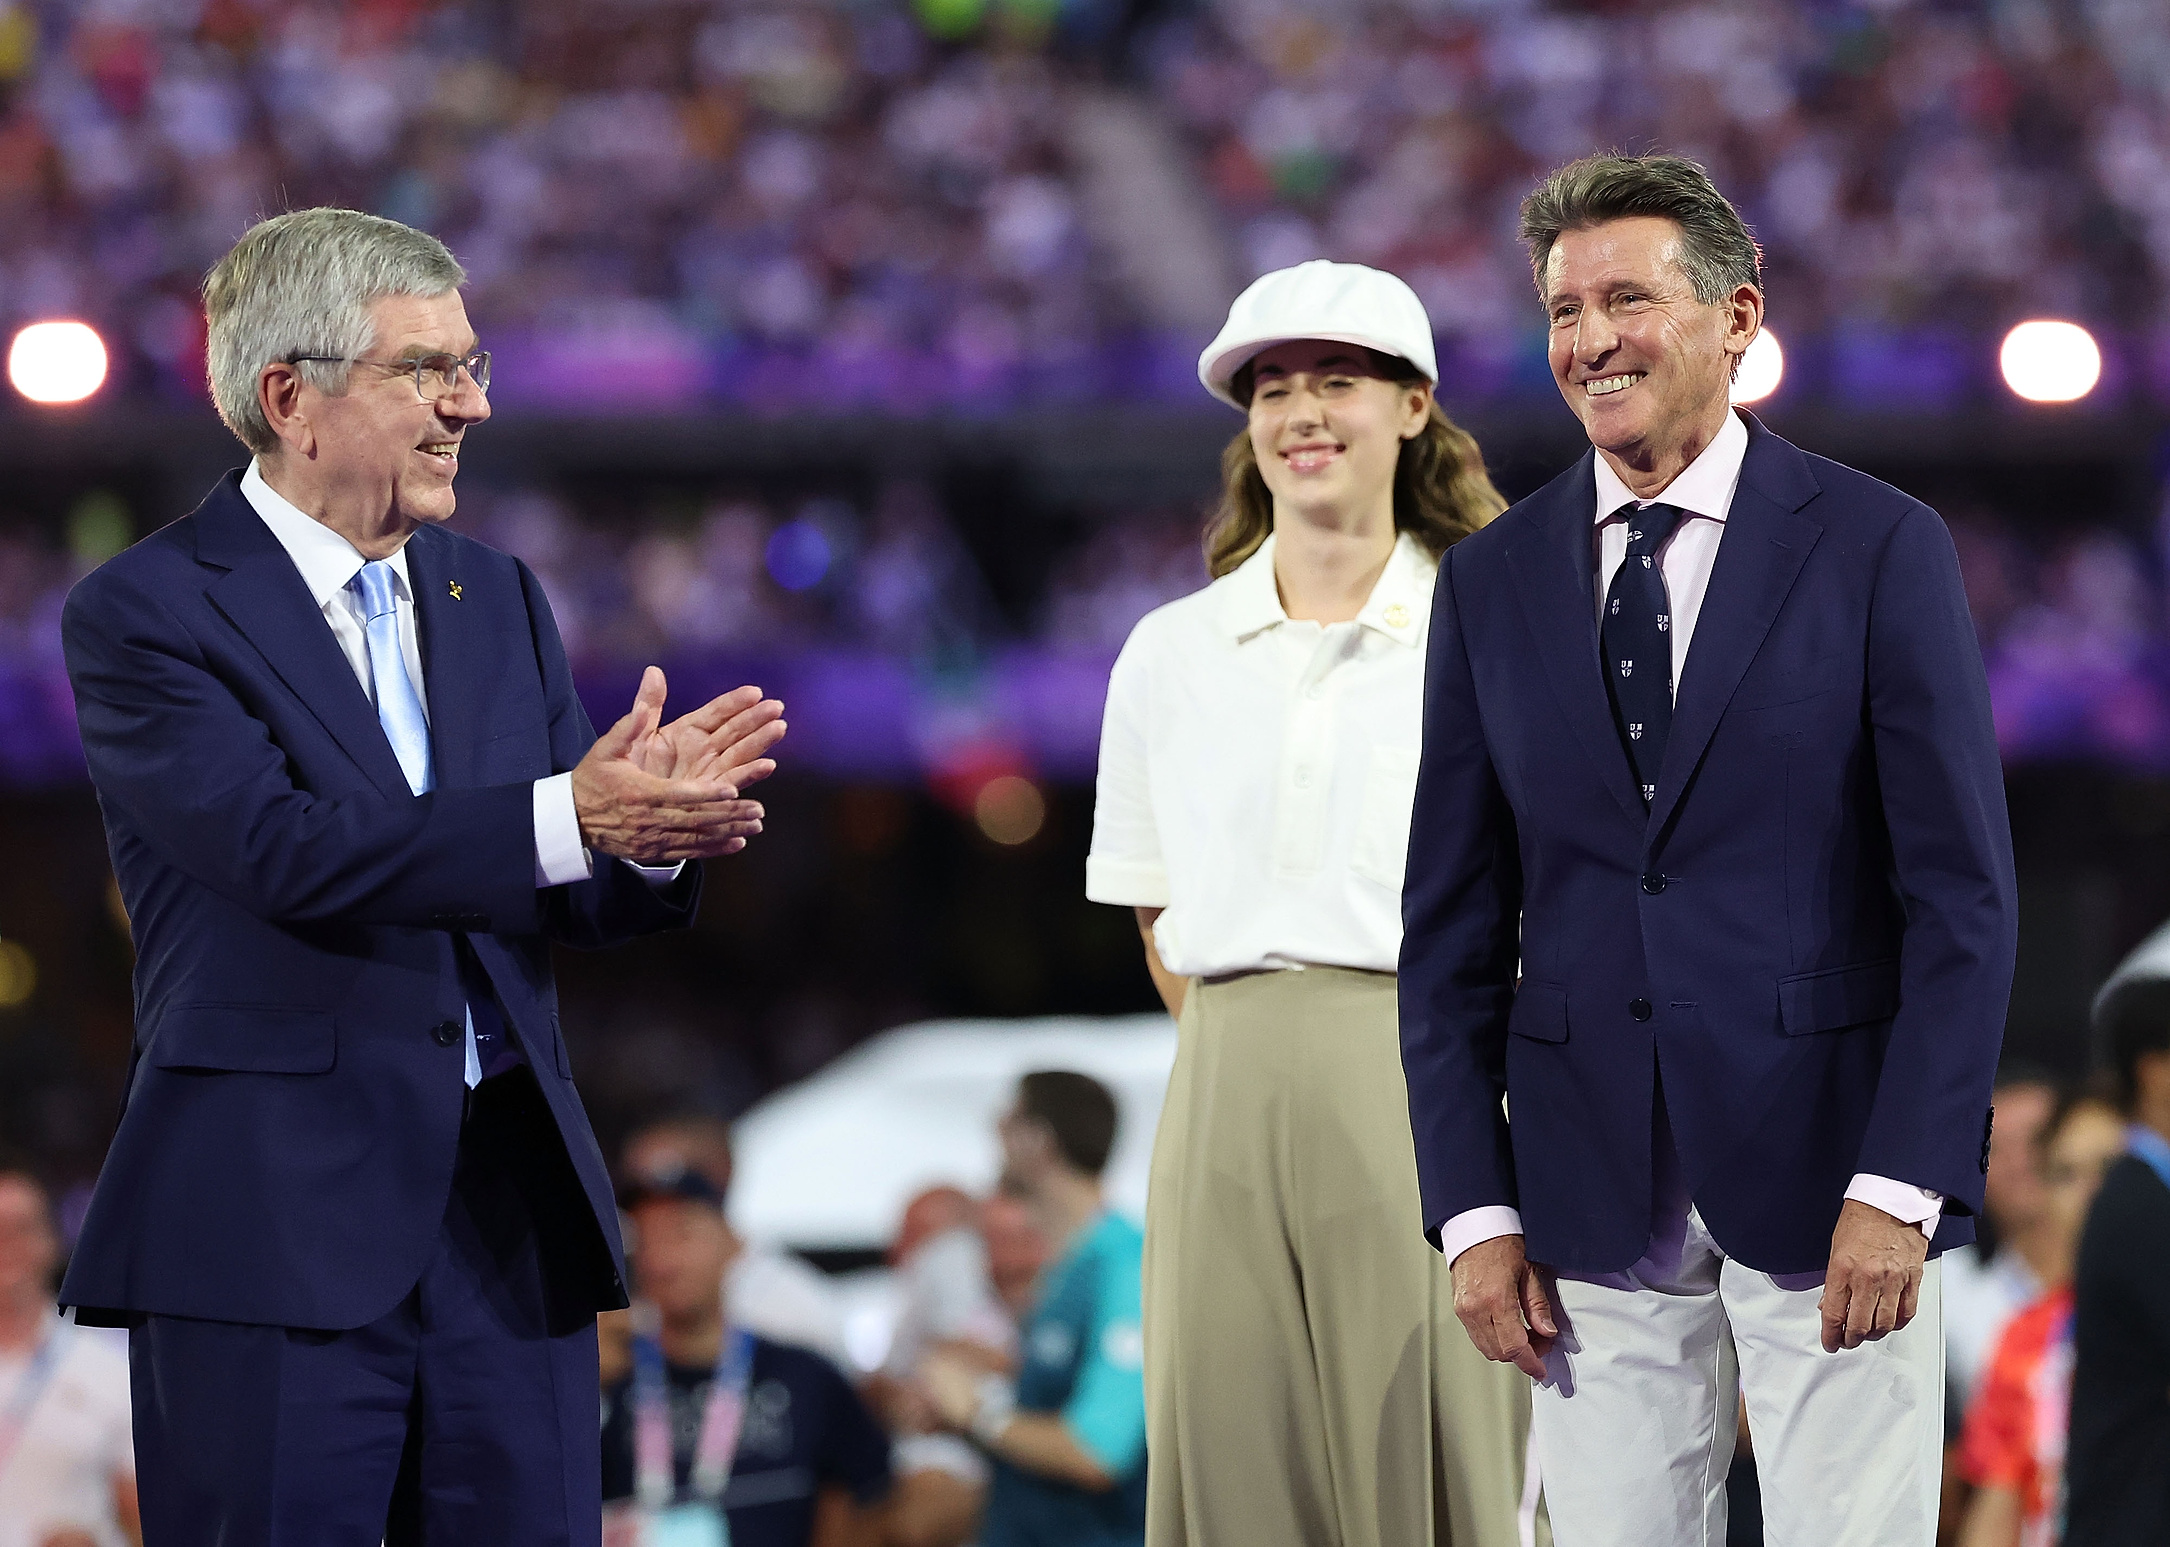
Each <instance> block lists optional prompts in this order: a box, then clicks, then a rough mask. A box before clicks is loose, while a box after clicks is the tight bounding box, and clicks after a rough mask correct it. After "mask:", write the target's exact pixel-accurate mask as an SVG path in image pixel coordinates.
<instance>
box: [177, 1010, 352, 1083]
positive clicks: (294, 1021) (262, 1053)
mask: <svg viewBox="0 0 2170 1547" xmlns="http://www.w3.org/2000/svg"><path fill="white" fill-rule="evenodd" d="M332 1019H333V1017H332V1012H331V1011H329V1010H312V1009H308V1008H306V1007H300V1006H289V1005H263V1004H181V1005H175V1006H174V1007H173V1008H172V1009H170V1010H168V1011H167V1012H166V1013H165V1014H164V1015H163V1016H161V1017H159V1021H158V1030H157V1031H156V1032H155V1033H153V1034H152V1037H151V1050H150V1051H151V1062H152V1063H153V1064H155V1065H157V1066H158V1067H159V1068H161V1069H223V1070H232V1071H237V1072H243V1073H249V1074H325V1073H328V1072H329V1071H330V1069H331V1066H332V1063H333V1060H334V1058H335V1056H336V1055H337V1053H338V1047H339V1043H338V1036H337V1033H336V1032H335V1031H334V1030H333V1027H332Z"/></svg>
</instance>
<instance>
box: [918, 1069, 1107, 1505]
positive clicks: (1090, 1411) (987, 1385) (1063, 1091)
mask: <svg viewBox="0 0 2170 1547" xmlns="http://www.w3.org/2000/svg"><path fill="white" fill-rule="evenodd" d="M1117 1120H1118V1115H1117V1111H1116V1106H1115V1097H1114V1095H1113V1094H1112V1093H1110V1091H1109V1090H1108V1088H1107V1087H1106V1086H1105V1085H1102V1084H1101V1083H1100V1082H1099V1081H1098V1080H1096V1079H1093V1078H1092V1077H1091V1076H1090V1075H1085V1074H1076V1073H1072V1072H1069V1071H1065V1070H1041V1071H1038V1072H1035V1073H1032V1074H1028V1075H1026V1076H1025V1077H1024V1078H1023V1079H1022V1080H1020V1081H1019V1082H1018V1087H1017V1099H1016V1101H1015V1102H1014V1103H1013V1104H1012V1105H1011V1107H1010V1109H1009V1110H1008V1111H1007V1112H1005V1113H1004V1114H1003V1116H1002V1120H1001V1123H1000V1129H999V1131H1000V1134H1001V1139H1002V1189H1003V1191H1004V1192H1006V1193H1008V1194H1010V1195H1011V1196H1013V1197H1015V1198H1017V1199H1019V1200H1020V1201H1021V1202H1023V1203H1024V1205H1025V1207H1026V1208H1027V1209H1028V1210H1030V1211H1031V1214H1032V1219H1033V1223H1034V1225H1035V1226H1036V1227H1037V1228H1038V1231H1039V1234H1040V1236H1041V1238H1042V1239H1044V1240H1045V1241H1046V1242H1047V1243H1048V1246H1049V1248H1050V1249H1051V1251H1052V1252H1053V1254H1054V1261H1053V1263H1052V1264H1051V1265H1050V1266H1049V1267H1048V1269H1047V1271H1046V1273H1045V1275H1044V1276H1043V1277H1042V1279H1041V1280H1040V1283H1039V1286H1038V1288H1037V1291H1036V1293H1035V1295H1034V1297H1033V1304H1032V1306H1031V1309H1030V1311H1029V1312H1028V1313H1027V1314H1026V1315H1025V1316H1024V1317H1023V1324H1022V1326H1021V1327H1020V1329H1019V1339H1018V1342H1019V1350H1020V1360H1021V1365H1020V1368H1019V1370H1018V1373H1017V1375H1016V1377H1015V1378H1014V1379H1012V1378H1011V1377H1010V1376H1008V1375H1007V1374H1004V1373H1001V1372H999V1371H997V1370H992V1369H990V1368H989V1366H988V1361H986V1360H985V1359H983V1358H978V1357H973V1356H972V1355H971V1354H970V1353H969V1352H967V1351H966V1350H965V1349H964V1348H961V1347H960V1346H958V1345H955V1344H952V1345H947V1346H943V1347H937V1348H936V1349H935V1350H934V1351H933V1352H932V1353H930V1354H929V1355H928V1356H927V1357H926V1358H925V1359H924V1360H922V1361H921V1364H920V1368H919V1382H920V1385H921V1387H922V1389H923V1390H924V1391H925V1393H926V1397H927V1400H928V1402H929V1403H930V1404H931V1406H932V1407H933V1409H934V1411H935V1413H936V1414H937V1415H939V1416H940V1418H941V1419H942V1421H943V1422H944V1423H946V1424H948V1425H949V1426H950V1427H951V1428H953V1429H955V1430H956V1431H957V1432H959V1433H961V1434H969V1435H970V1436H971V1437H972V1438H973V1439H974V1440H976V1441H978V1442H979V1444H980V1445H981V1446H983V1447H984V1448H985V1449H986V1451H987V1454H988V1455H989V1456H990V1457H991V1458H992V1459H993V1462H994V1481H993V1482H992V1484H991V1485H990V1486H989V1488H988V1493H987V1508H986V1512H985V1515H984V1516H983V1518H982V1520H981V1523H980V1533H979V1544H980V1547H1138V1544H1139V1543H1141V1542H1143V1540H1144V1535H1145V1479H1146V1437H1145V1395H1144V1388H1143V1383H1142V1367H1143V1363H1144V1351H1143V1336H1142V1334H1141V1332H1140V1330H1139V1321H1138V1317H1139V1305H1138V1298H1139V1255H1140V1251H1141V1249H1142V1246H1143V1241H1142V1238H1141V1237H1140V1235H1139V1233H1138V1228H1137V1226H1135V1225H1133V1224H1131V1223H1130V1221H1128V1220H1127V1219H1124V1218H1123V1217H1122V1216H1121V1215H1119V1214H1117V1213H1114V1212H1113V1211H1112V1210H1110V1209H1109V1208H1108V1206H1107V1200H1106V1198H1105V1196H1104V1194H1103V1193H1102V1190H1101V1185H1100V1177H1101V1173H1102V1172H1103V1171H1104V1170H1106V1168H1107V1163H1108V1155H1109V1153H1110V1151H1112V1150H1113V1149H1114V1147H1115V1129H1116V1123H1117Z"/></svg>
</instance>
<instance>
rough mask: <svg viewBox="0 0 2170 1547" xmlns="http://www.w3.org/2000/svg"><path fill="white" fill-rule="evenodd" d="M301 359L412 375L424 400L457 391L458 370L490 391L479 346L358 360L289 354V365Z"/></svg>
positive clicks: (487, 364)
mask: <svg viewBox="0 0 2170 1547" xmlns="http://www.w3.org/2000/svg"><path fill="white" fill-rule="evenodd" d="M304 360H317V361H321V362H322V363H324V364H326V365H374V366H375V367H376V368H377V369H378V370H380V371H396V372H398V373H399V374H400V375H402V376H412V377H413V378H414V391H415V395H416V396H417V397H419V398H420V399H421V400H422V401H423V402H425V403H433V402H435V401H437V400H438V399H439V398H448V397H451V396H452V395H453V394H454V393H456V392H458V391H459V390H460V372H462V371H465V372H466V373H467V374H468V377H469V378H470V379H471V380H472V381H473V382H474V384H475V390H476V391H477V392H482V393H487V392H488V391H489V390H490V351H489V350H487V349H478V350H476V351H475V352H474V353H473V354H471V355H465V356H462V355H423V356H421V357H420V358H419V359H414V360H361V359H352V358H349V357H348V356H346V355H288V356H287V357H286V363H287V364H288V365H299V364H301V363H302V362H303V361H304Z"/></svg>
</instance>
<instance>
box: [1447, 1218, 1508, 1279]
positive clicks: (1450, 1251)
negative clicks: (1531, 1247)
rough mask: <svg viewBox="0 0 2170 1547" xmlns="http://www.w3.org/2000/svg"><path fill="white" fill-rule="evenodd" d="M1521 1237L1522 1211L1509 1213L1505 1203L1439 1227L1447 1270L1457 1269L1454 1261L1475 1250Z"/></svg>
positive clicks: (1453, 1219) (1454, 1219) (1455, 1219)
mask: <svg viewBox="0 0 2170 1547" xmlns="http://www.w3.org/2000/svg"><path fill="white" fill-rule="evenodd" d="M1521 1233H1522V1211H1521V1210H1520V1209H1510V1208H1508V1207H1507V1206H1506V1205H1505V1204H1503V1203H1488V1204H1486V1205H1485V1206H1484V1207H1483V1208H1481V1209H1464V1210H1462V1212H1461V1213H1459V1214H1457V1215H1455V1216H1454V1217H1453V1218H1452V1219H1450V1220H1448V1221H1447V1222H1446V1223H1445V1224H1443V1225H1441V1226H1440V1227H1439V1250H1440V1251H1441V1252H1442V1253H1443V1254H1444V1255H1445V1257H1446V1259H1447V1266H1448V1267H1450V1268H1451V1267H1452V1266H1454V1259H1455V1258H1457V1257H1459V1256H1461V1255H1462V1253H1464V1252H1466V1251H1468V1250H1469V1249H1470V1248H1471V1247H1472V1246H1479V1245H1482V1244H1483V1243H1484V1242H1486V1241H1492V1240H1497V1239H1498V1238H1499V1237H1500V1236H1503V1235H1520V1234H1521Z"/></svg>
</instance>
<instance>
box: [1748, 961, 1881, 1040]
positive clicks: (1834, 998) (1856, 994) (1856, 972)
mask: <svg viewBox="0 0 2170 1547" xmlns="http://www.w3.org/2000/svg"><path fill="white" fill-rule="evenodd" d="M1898 1013H1899V964H1898V962H1897V961H1880V962H1862V963H1861V964H1860V965H1858V966H1853V967H1826V968H1825V969H1824V970H1823V971H1821V972H1803V973H1799V974H1797V975H1796V976H1794V977H1790V978H1780V979H1779V980H1778V1019H1779V1023H1780V1024H1781V1025H1782V1026H1783V1027H1784V1028H1785V1033H1786V1035H1787V1036H1789V1037H1805V1036H1808V1035H1810V1034H1812V1033H1814V1032H1819V1031H1844V1030H1845V1029H1846V1028H1847V1027H1849V1026H1864V1025H1867V1024H1868V1023H1869V1022H1871V1021H1888V1020H1890V1019H1891V1018H1892V1017H1893V1016H1894V1015H1896V1014H1898Z"/></svg>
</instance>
